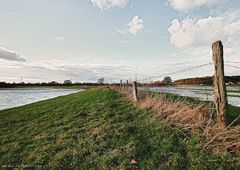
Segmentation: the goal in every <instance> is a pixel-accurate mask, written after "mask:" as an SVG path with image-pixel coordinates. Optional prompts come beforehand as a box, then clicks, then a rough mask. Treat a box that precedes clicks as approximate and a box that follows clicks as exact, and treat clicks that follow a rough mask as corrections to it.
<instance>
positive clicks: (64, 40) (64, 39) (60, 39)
mask: <svg viewBox="0 0 240 170" xmlns="http://www.w3.org/2000/svg"><path fill="white" fill-rule="evenodd" d="M54 39H55V40H56V41H60V42H67V41H68V40H67V38H65V37H60V36H58V37H55V38H54Z"/></svg>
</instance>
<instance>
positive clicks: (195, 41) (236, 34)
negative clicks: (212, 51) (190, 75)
mask: <svg viewBox="0 0 240 170" xmlns="http://www.w3.org/2000/svg"><path fill="white" fill-rule="evenodd" d="M237 13H238V12H237ZM237 13H236V12H230V13H226V14H224V15H222V16H218V17H212V16H209V17H207V18H200V19H196V18H189V17H187V18H185V19H183V20H182V21H179V20H178V19H174V20H172V22H171V25H170V27H169V28H168V31H169V33H170V41H171V44H173V45H174V46H175V47H177V48H180V49H186V48H196V47H203V46H207V47H210V46H211V44H212V43H213V42H214V41H216V40H222V41H223V43H224V45H225V47H226V52H228V53H230V52H233V50H232V49H231V48H232V46H233V45H232V44H233V43H234V42H235V41H237V40H240V15H237Z"/></svg>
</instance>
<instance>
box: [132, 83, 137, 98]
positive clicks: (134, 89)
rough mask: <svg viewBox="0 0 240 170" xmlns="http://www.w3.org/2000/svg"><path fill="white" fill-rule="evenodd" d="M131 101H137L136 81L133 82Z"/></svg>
mask: <svg viewBox="0 0 240 170" xmlns="http://www.w3.org/2000/svg"><path fill="white" fill-rule="evenodd" d="M133 100H134V101H135V102H137V101H138V90H137V81H133Z"/></svg>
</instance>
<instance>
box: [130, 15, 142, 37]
mask: <svg viewBox="0 0 240 170" xmlns="http://www.w3.org/2000/svg"><path fill="white" fill-rule="evenodd" d="M127 28H128V32H130V33H131V34H133V35H137V34H138V33H139V32H140V31H141V30H142V29H143V28H144V21H143V20H142V19H140V18H139V17H138V16H134V17H133V19H132V20H131V21H130V22H129V23H128V25H127Z"/></svg>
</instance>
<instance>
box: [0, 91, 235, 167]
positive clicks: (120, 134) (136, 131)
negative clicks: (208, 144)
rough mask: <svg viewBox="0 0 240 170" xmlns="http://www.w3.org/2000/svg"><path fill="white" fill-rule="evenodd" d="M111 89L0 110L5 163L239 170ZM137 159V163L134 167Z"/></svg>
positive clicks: (0, 153) (229, 158) (227, 157)
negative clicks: (132, 163) (131, 162)
mask: <svg viewBox="0 0 240 170" xmlns="http://www.w3.org/2000/svg"><path fill="white" fill-rule="evenodd" d="M153 116H154V113H153V112H151V111H142V110H140V109H138V108H136V107H134V106H133V105H132V104H131V103H130V102H129V101H126V100H123V99H122V98H121V97H120V96H119V94H118V93H117V92H115V91H113V90H110V89H101V88H95V89H87V90H85V91H83V92H80V93H76V94H71V95H68V96H64V97H58V98H55V99H50V100H46V101H42V102H37V103H34V104H29V105H26V106H22V107H18V108H13V109H7V110H3V111H0V120H1V121H0V165H1V167H2V168H6V167H7V166H8V167H18V168H19V167H20V168H22V167H32V168H36V169H37V168H39V169H60V168H61V169H169V168H171V169H234V168H240V157H239V156H236V155H235V156H234V155H231V154H229V153H227V152H226V153H225V154H224V155H222V156H215V155H213V154H212V153H211V152H207V151H203V150H202V149H201V146H199V145H198V143H199V140H200V137H199V135H198V134H197V133H196V134H193V135H192V136H191V137H190V139H186V138H185V136H184V135H183V134H182V132H181V131H180V130H179V129H178V128H176V127H174V126H173V125H171V124H169V123H168V122H166V121H164V120H162V121H154V120H153V119H152V117H153ZM131 159H134V160H136V161H137V164H135V165H131V164H130V163H129V162H130V160H131Z"/></svg>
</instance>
